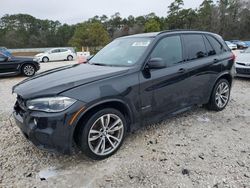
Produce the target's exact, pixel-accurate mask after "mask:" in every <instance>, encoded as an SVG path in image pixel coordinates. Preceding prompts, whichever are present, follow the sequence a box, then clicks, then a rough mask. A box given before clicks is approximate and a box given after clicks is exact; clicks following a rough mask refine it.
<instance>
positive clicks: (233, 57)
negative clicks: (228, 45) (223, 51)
mask: <svg viewBox="0 0 250 188" xmlns="http://www.w3.org/2000/svg"><path fill="white" fill-rule="evenodd" d="M231 58H232V60H233V61H234V62H235V60H236V55H235V54H234V53H232V57H231Z"/></svg>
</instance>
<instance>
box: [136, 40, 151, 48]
mask: <svg viewBox="0 0 250 188" xmlns="http://www.w3.org/2000/svg"><path fill="white" fill-rule="evenodd" d="M149 44H150V42H149V41H147V42H134V43H133V44H132V46H137V47H146V46H148V45H149Z"/></svg>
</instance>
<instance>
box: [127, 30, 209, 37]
mask: <svg viewBox="0 0 250 188" xmlns="http://www.w3.org/2000/svg"><path fill="white" fill-rule="evenodd" d="M163 33H210V32H206V31H197V30H182V29H177V30H166V31H161V32H152V33H140V34H135V35H129V36H125V37H124V38H130V37H152V38H154V37H156V36H158V35H160V34H163ZM210 34H214V33H210Z"/></svg>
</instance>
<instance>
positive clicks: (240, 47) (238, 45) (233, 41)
mask: <svg viewBox="0 0 250 188" xmlns="http://www.w3.org/2000/svg"><path fill="white" fill-rule="evenodd" d="M230 42H231V43H233V44H236V45H237V48H238V49H246V48H248V46H247V45H246V43H244V42H243V41H241V40H231V41H230Z"/></svg>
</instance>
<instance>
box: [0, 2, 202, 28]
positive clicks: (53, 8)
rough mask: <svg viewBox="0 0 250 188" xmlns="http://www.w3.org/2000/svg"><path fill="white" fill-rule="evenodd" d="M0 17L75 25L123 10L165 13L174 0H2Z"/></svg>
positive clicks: (126, 12)
mask: <svg viewBox="0 0 250 188" xmlns="http://www.w3.org/2000/svg"><path fill="white" fill-rule="evenodd" d="M0 1H1V2H0V3H1V11H0V17H2V16H3V15H4V14H17V13H24V14H30V15H32V16H34V17H37V18H40V19H49V20H59V21H60V22H61V23H69V24H74V23H78V22H82V21H84V20H87V19H88V18H91V17H93V16H95V15H103V14H106V15H108V16H110V15H113V14H114V13H115V12H120V13H121V16H122V17H127V16H129V15H133V16H139V15H146V14H149V13H151V12H155V13H156V14H157V15H158V16H165V15H166V13H167V7H168V6H169V4H170V3H171V2H173V0H89V1H86V0H63V1H62V0H0ZM184 2H185V8H196V7H198V6H199V5H200V4H201V2H202V0H184Z"/></svg>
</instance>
